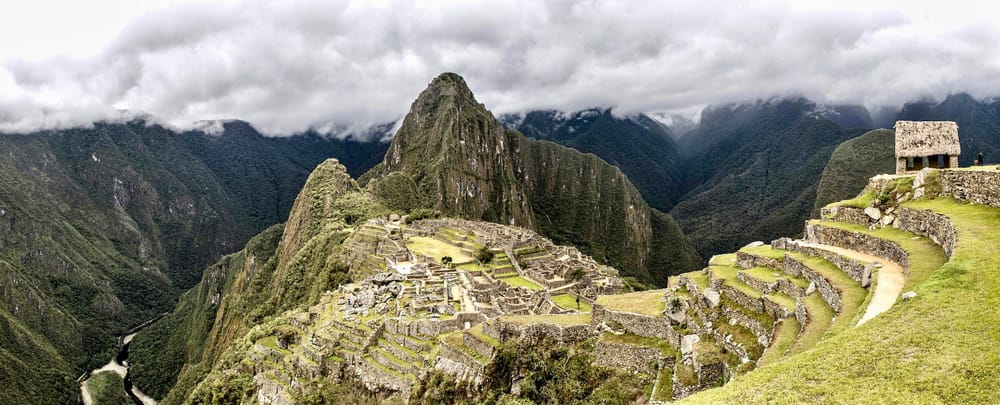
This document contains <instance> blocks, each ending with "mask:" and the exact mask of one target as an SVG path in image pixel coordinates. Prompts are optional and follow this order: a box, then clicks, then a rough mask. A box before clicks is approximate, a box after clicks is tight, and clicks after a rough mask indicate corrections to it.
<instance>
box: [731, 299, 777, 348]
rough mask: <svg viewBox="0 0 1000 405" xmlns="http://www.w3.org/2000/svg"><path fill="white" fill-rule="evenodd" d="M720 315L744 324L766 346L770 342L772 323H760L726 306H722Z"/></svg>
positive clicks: (772, 329) (772, 330)
mask: <svg viewBox="0 0 1000 405" xmlns="http://www.w3.org/2000/svg"><path fill="white" fill-rule="evenodd" d="M722 315H724V316H725V317H726V318H729V319H732V320H734V321H736V323H737V324H738V325H742V326H745V327H746V328H747V329H750V331H751V332H753V334H754V336H757V342H758V343H760V344H761V345H763V346H764V347H767V346H768V345H769V344H770V342H771V334H772V333H773V332H774V324H771V325H762V324H761V323H760V321H758V320H756V319H754V318H751V317H750V316H749V315H747V314H745V313H743V311H739V310H736V309H733V308H730V307H728V306H725V305H723V306H722Z"/></svg>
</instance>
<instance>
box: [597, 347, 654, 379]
mask: <svg viewBox="0 0 1000 405" xmlns="http://www.w3.org/2000/svg"><path fill="white" fill-rule="evenodd" d="M673 361H674V358H673V357H670V358H669V360H668V358H667V357H666V356H664V355H663V352H661V351H660V350H659V349H656V348H652V347H646V346H637V345H630V344H623V343H611V342H598V343H597V348H596V350H595V353H594V364H596V365H598V366H604V367H610V368H617V369H625V370H628V371H629V372H640V373H643V374H646V375H651V376H655V375H656V371H657V368H658V367H664V366H665V365H666V364H668V363H669V365H670V367H673Z"/></svg>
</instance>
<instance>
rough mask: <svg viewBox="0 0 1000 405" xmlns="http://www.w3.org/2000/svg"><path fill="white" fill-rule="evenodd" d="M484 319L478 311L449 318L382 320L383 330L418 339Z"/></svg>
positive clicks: (431, 336) (452, 330)
mask: <svg viewBox="0 0 1000 405" xmlns="http://www.w3.org/2000/svg"><path fill="white" fill-rule="evenodd" d="M483 320H484V319H482V317H481V316H480V314H478V313H464V312H460V313H458V314H455V317H454V318H451V319H416V320H412V321H404V320H400V319H398V318H389V319H386V320H385V322H384V325H385V331H386V332H389V333H395V334H397V335H406V336H412V337H415V338H418V339H429V338H433V337H435V336H438V335H441V334H445V333H448V332H454V331H457V330H462V329H463V328H464V327H465V323H466V322H469V323H472V324H475V323H479V322H482V321H483Z"/></svg>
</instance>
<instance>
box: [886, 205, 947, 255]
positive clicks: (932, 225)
mask: <svg viewBox="0 0 1000 405" xmlns="http://www.w3.org/2000/svg"><path fill="white" fill-rule="evenodd" d="M896 219H897V222H896V225H898V227H899V229H902V230H904V231H908V232H913V233H915V234H917V235H921V236H924V237H927V238H928V239H930V240H932V241H934V243H937V244H938V246H941V249H944V253H945V254H946V255H948V257H951V254H952V253H953V252H954V251H955V245H956V244H957V243H958V234H957V233H956V232H955V225H953V224H952V223H951V220H950V219H948V217H947V216H944V215H941V214H938V213H936V212H932V211H924V210H915V209H911V208H905V207H900V208H899V209H898V210H896Z"/></svg>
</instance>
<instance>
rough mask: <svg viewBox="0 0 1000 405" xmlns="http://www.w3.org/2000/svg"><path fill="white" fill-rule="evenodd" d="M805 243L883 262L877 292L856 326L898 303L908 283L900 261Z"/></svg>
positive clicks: (879, 271)
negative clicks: (897, 300)
mask: <svg viewBox="0 0 1000 405" xmlns="http://www.w3.org/2000/svg"><path fill="white" fill-rule="evenodd" d="M803 244H804V245H806V246H809V247H813V248H817V249H823V250H828V251H831V252H834V253H837V254H840V255H843V256H846V257H850V258H852V259H857V260H860V261H863V262H879V263H882V267H881V268H880V269H878V282H877V283H875V292H874V293H872V300H871V302H870V303H868V308H866V309H865V313H864V315H862V316H861V319H860V320H859V321H858V324H857V325H855V326H861V325H863V324H864V323H865V322H868V321H870V320H871V319H872V318H874V317H876V316H878V314H881V313H883V312H885V311H886V310H888V309H889V308H892V305H893V304H895V303H896V299H898V298H899V294H900V293H901V292H902V291H903V285H904V284H906V273H905V272H904V270H903V266H900V265H899V263H896V262H891V261H889V260H887V259H885V258H882V257H878V256H872V255H870V254H867V253H862V252H858V251H856V250H850V249H844V248H841V247H837V246H830V245H821V244H817V243H803Z"/></svg>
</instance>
